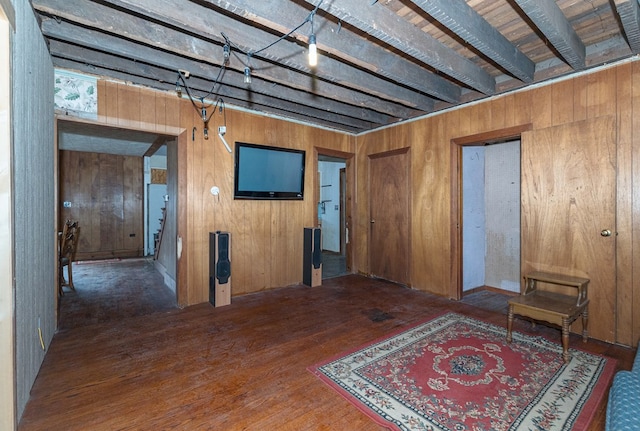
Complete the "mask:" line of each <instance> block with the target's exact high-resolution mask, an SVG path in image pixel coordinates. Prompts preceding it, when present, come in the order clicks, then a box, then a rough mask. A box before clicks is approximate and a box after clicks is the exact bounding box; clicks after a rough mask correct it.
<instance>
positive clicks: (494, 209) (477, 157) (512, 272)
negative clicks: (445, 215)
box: [462, 140, 521, 296]
mask: <svg viewBox="0 0 640 431" xmlns="http://www.w3.org/2000/svg"><path fill="white" fill-rule="evenodd" d="M520 188H521V185H520V141H519V140H513V141H508V142H504V143H492V144H489V145H477V146H465V147H463V148H462V295H463V296H464V295H465V294H467V293H469V292H472V291H474V290H478V289H484V288H497V289H500V290H507V291H512V292H519V291H520V281H519V280H520Z"/></svg>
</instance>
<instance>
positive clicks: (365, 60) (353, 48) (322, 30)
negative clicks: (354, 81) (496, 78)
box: [120, 0, 460, 103]
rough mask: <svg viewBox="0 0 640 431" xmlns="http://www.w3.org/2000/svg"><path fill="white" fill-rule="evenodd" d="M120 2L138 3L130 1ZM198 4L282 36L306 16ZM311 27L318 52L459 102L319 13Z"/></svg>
mask: <svg viewBox="0 0 640 431" xmlns="http://www.w3.org/2000/svg"><path fill="white" fill-rule="evenodd" d="M120 2H122V3H127V4H130V3H134V4H139V3H140V2H139V1H134V0H121V1H120ZM146 2H149V3H151V4H153V5H154V6H153V7H154V8H158V5H156V3H157V2H156V1H154V0H145V3H146ZM202 2H204V3H207V4H211V5H215V6H216V7H219V8H223V9H224V10H227V11H229V12H230V13H233V14H235V15H238V16H240V17H242V18H244V19H247V20H249V21H251V22H254V23H256V24H257V25H259V26H265V27H268V28H271V29H277V30H278V31H279V32H281V33H282V34H287V33H289V31H291V29H293V28H296V27H297V26H298V25H299V24H300V22H301V19H302V18H303V17H305V16H307V15H308V14H309V11H308V10H307V9H304V8H302V7H300V6H298V5H296V4H294V3H291V2H282V3H280V4H278V7H277V8H274V7H273V5H272V4H271V3H269V2H264V1H261V2H260V1H255V0H202ZM158 10H162V9H158ZM313 24H314V25H313V27H314V33H315V34H316V36H317V43H318V47H319V49H320V50H321V51H324V52H326V53H328V54H330V55H332V56H334V57H337V58H341V59H343V60H345V61H347V62H349V63H351V64H354V65H356V66H357V67H360V68H363V69H366V70H368V71H370V72H372V73H375V74H378V75H381V76H384V77H385V78H388V79H390V80H392V81H395V82H397V83H399V84H402V85H406V86H408V87H411V88H413V89H415V90H418V91H421V92H423V93H425V94H429V95H431V96H433V97H437V98H438V99H441V100H444V101H446V102H451V103H455V102H458V101H459V100H460V87H458V86H457V85H455V84H453V83H451V82H449V81H448V80H446V79H444V78H442V77H440V76H438V75H436V74H434V73H431V72H429V71H428V70H427V69H425V68H423V67H420V66H418V65H417V64H415V63H412V62H410V61H408V60H405V59H403V58H402V57H400V56H398V55H395V54H393V53H392V52H390V51H388V50H386V49H383V48H382V47H380V46H378V45H374V44H371V43H368V42H367V41H366V40H364V39H362V38H361V37H359V36H357V35H355V34H354V33H352V32H351V31H349V30H348V29H344V28H343V29H340V31H338V26H337V25H336V24H335V23H334V22H331V21H329V20H327V19H325V17H324V16H322V15H321V14H320V13H317V14H315V16H314V18H313ZM309 33H310V28H309V25H307V26H305V27H303V28H302V29H300V30H299V31H297V32H296V33H295V34H294V35H295V37H297V38H299V39H302V40H307V37H308V36H309ZM322 61H324V60H322V59H321V63H322ZM319 67H322V65H320V66H319Z"/></svg>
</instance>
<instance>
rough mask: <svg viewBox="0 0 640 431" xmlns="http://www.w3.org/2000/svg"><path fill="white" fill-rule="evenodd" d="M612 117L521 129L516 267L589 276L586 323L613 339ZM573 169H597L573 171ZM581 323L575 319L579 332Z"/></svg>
mask: <svg viewBox="0 0 640 431" xmlns="http://www.w3.org/2000/svg"><path fill="white" fill-rule="evenodd" d="M614 128H615V117H601V118H599V119H594V120H586V121H583V122H580V123H572V124H569V125H563V126H556V127H551V128H546V129H538V130H535V131H532V132H527V133H526V134H523V138H522V160H523V184H522V203H523V205H522V244H523V247H522V262H523V264H522V267H523V272H525V273H526V272H529V271H531V270H541V271H549V272H560V273H566V274H567V275H575V276H580V277H587V278H589V279H591V283H590V286H589V299H590V304H589V315H590V318H591V319H592V322H598V323H597V324H595V325H591V326H590V328H589V331H590V333H591V334H592V335H593V337H595V338H597V339H600V340H605V341H609V342H611V341H614V338H615V333H614V332H615V322H614V321H613V320H614V319H612V318H611V317H610V316H614V315H615V302H616V301H615V236H614V237H602V236H600V230H601V229H605V228H609V229H612V230H614V229H615V227H614V226H613V225H614V224H615V181H616V180H615V135H616V134H615V130H612V129H614ZM574 172H598V175H597V176H592V175H589V174H584V175H576V174H574ZM580 326H581V324H580V323H579V322H578V323H576V324H574V330H575V331H579V330H580Z"/></svg>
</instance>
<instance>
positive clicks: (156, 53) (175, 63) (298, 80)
mask: <svg viewBox="0 0 640 431" xmlns="http://www.w3.org/2000/svg"><path fill="white" fill-rule="evenodd" d="M45 12H47V13H49V12H50V11H45ZM89 12H96V11H95V10H94V11H89ZM73 18H77V17H75V16H74V15H73V14H71V13H65V16H64V19H65V20H70V19H73ZM65 20H58V19H51V18H46V17H43V18H42V24H41V29H42V31H43V32H44V33H45V34H46V35H48V36H50V37H55V38H58V39H65V38H67V37H71V36H67V35H74V34H75V36H73V43H76V44H79V45H83V46H91V47H92V48H94V49H98V50H107V51H109V52H112V53H114V54H119V55H121V56H125V57H129V58H135V59H137V60H139V61H147V62H151V63H153V62H157V61H162V62H163V63H162V65H163V67H167V68H173V69H174V70H175V71H176V76H177V70H178V69H186V70H189V71H190V72H191V73H195V74H200V76H203V77H208V78H210V79H212V81H213V80H214V79H215V76H214V75H213V74H212V73H211V72H209V71H210V70H211V69H212V66H211V65H210V64H207V63H202V61H206V60H205V59H207V60H208V59H210V58H211V57H209V58H207V57H208V56H210V55H215V54H220V55H221V54H222V52H221V51H222V49H221V48H220V47H217V46H215V45H213V44H208V46H199V49H198V52H199V54H198V55H194V54H193V53H192V51H187V50H186V49H185V50H178V49H174V50H173V52H172V53H168V52H165V51H168V50H166V49H164V50H157V49H152V48H151V47H150V46H154V45H153V41H152V40H150V39H149V38H148V37H147V38H145V39H144V41H145V42H146V43H145V44H144V45H137V46H135V45H133V44H127V43H126V42H124V41H125V40H129V39H123V38H121V37H120V36H119V32H118V29H117V28H116V29H112V28H111V30H113V31H114V33H112V34H107V33H104V32H100V31H98V30H100V28H98V29H97V30H96V31H95V32H94V33H89V31H83V29H85V28H86V27H90V26H88V24H90V23H93V22H95V21H89V20H83V19H79V18H78V19H77V22H78V24H80V25H74V24H71V23H69V22H67V21H65ZM105 28H107V26H104V27H102V29H105ZM139 31H140V29H136V28H131V27H127V33H125V34H126V35H127V36H132V37H133V39H132V40H133V41H135V42H141V40H140V39H142V38H143V36H142V35H136V34H132V32H139ZM173 33H175V37H176V38H179V39H181V40H182V39H192V38H189V37H187V36H180V35H179V34H178V33H177V32H173ZM201 42H202V41H201ZM183 43H190V41H189V40H183ZM202 43H204V42H202ZM193 44H196V42H195V41H194V42H193ZM160 48H164V46H160ZM205 49H208V50H207V51H206V52H203V50H205ZM184 57H188V58H191V59H193V58H194V57H197V58H196V59H195V60H200V61H193V60H192V61H189V60H186V59H185V58H184ZM253 61H254V64H256V65H258V66H259V67H264V68H267V67H269V68H271V69H273V70H272V71H271V73H270V74H269V78H270V79H269V81H270V82H271V84H273V82H276V83H278V84H281V85H284V86H286V87H291V88H295V89H298V90H302V91H305V92H309V91H310V87H311V86H310V82H311V81H313V88H312V89H313V92H314V94H316V95H318V96H321V97H326V98H330V99H337V100H339V101H342V102H345V103H349V104H352V105H354V106H358V107H361V108H367V109H371V110H374V111H377V112H382V113H386V114H388V115H391V116H394V117H399V118H410V117H411V116H413V115H415V112H416V111H415V109H412V108H408V107H405V106H403V105H398V104H397V103H393V102H388V101H385V100H383V99H380V98H379V97H376V96H372V95H369V94H366V93H364V92H361V91H356V90H352V89H350V88H345V87H343V86H340V85H337V84H334V83H330V82H327V81H323V80H319V79H314V78H313V77H312V76H309V75H306V74H301V73H298V72H296V71H294V70H292V69H288V68H283V67H273V64H271V63H268V62H263V61H261V60H259V59H254V60H253ZM194 66H195V67H194ZM214 67H215V70H214V71H213V73H214V74H217V71H218V69H219V67H218V66H214ZM230 75H231V74H230ZM261 76H263V75H262V74H260V75H256V76H254V78H260V77H261ZM257 82H258V81H257ZM238 85H242V86H244V84H242V83H239V84H238ZM252 86H254V84H252ZM255 86H257V83H256V84H255ZM425 99H428V98H425ZM427 102H428V100H427V101H423V104H426V103H427ZM427 107H428V108H432V107H433V105H432V104H428V105H427Z"/></svg>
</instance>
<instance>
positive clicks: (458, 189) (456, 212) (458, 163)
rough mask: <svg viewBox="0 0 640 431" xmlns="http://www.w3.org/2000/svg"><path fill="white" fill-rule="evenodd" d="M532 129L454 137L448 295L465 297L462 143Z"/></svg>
mask: <svg viewBox="0 0 640 431" xmlns="http://www.w3.org/2000/svg"><path fill="white" fill-rule="evenodd" d="M532 129H533V124H532V123H527V124H523V125H520V126H514V127H507V128H504V129H497V130H492V131H489V132H483V133H477V134H474V135H467V136H460V137H457V138H453V139H451V141H450V142H451V145H450V151H451V212H450V217H451V219H450V223H449V229H450V239H451V274H450V280H451V283H450V285H449V293H448V296H449V298H451V299H455V300H459V299H461V298H462V241H463V238H462V216H463V208H462V147H468V146H484V145H487V144H492V143H497V142H502V141H506V140H516V139H520V135H521V134H522V133H523V132H526V131H529V130H532Z"/></svg>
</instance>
